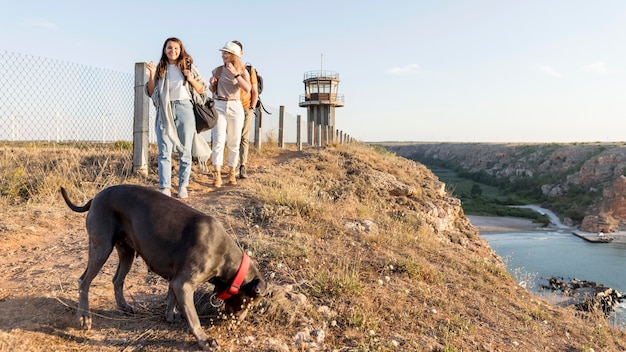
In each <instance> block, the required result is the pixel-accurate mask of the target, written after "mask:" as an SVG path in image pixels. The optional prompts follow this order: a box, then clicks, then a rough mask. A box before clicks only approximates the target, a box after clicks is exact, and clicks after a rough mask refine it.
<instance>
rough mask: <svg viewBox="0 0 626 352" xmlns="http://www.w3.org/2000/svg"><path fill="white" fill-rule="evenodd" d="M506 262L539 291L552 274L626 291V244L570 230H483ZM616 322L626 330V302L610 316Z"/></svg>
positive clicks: (615, 323)
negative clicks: (588, 237)
mask: <svg viewBox="0 0 626 352" xmlns="http://www.w3.org/2000/svg"><path fill="white" fill-rule="evenodd" d="M481 237H483V238H485V239H486V240H487V241H488V242H489V245H490V246H491V248H493V249H494V250H495V251H496V253H498V255H499V256H500V257H502V259H503V260H504V262H505V263H506V267H507V271H508V272H509V273H511V275H512V276H513V278H515V279H516V280H517V281H525V280H529V278H530V280H531V281H532V279H535V280H534V282H528V288H529V289H530V290H531V291H533V292H535V293H538V294H540V292H539V285H541V284H547V280H548V279H549V278H551V277H557V278H563V279H565V280H569V279H573V278H575V279H579V280H587V281H594V282H596V283H598V284H601V285H604V286H606V287H610V288H613V289H615V290H618V291H620V292H622V293H626V275H625V269H626V267H625V264H626V244H624V243H590V242H587V241H585V240H583V239H581V238H579V237H577V236H575V235H573V234H572V232H571V231H569V230H565V229H560V230H557V231H555V232H516V233H489V234H481ZM611 322H612V323H613V325H615V326H617V327H619V328H620V329H621V330H626V302H624V301H622V303H620V305H619V306H618V308H617V309H616V311H615V313H614V314H613V316H612V317H611Z"/></svg>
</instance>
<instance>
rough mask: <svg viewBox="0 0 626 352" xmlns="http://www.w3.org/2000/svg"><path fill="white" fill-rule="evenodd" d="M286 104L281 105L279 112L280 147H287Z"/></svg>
mask: <svg viewBox="0 0 626 352" xmlns="http://www.w3.org/2000/svg"><path fill="white" fill-rule="evenodd" d="M284 130H285V106H284V105H281V106H280V107H279V112H278V148H284V147H285V134H284Z"/></svg>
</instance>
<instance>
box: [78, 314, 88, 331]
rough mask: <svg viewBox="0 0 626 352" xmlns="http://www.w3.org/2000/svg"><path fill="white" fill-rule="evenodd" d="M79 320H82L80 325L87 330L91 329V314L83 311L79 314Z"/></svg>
mask: <svg viewBox="0 0 626 352" xmlns="http://www.w3.org/2000/svg"><path fill="white" fill-rule="evenodd" d="M78 321H79V322H80V326H81V327H82V328H83V329H85V330H90V329H91V314H88V313H83V314H81V315H79V316H78Z"/></svg>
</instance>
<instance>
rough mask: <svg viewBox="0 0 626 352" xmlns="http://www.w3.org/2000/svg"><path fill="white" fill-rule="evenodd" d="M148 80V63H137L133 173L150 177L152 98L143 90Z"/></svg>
mask: <svg viewBox="0 0 626 352" xmlns="http://www.w3.org/2000/svg"><path fill="white" fill-rule="evenodd" d="M146 80H147V74H146V63H145V62H136V63H135V116H134V121H133V172H135V173H139V174H142V175H144V176H147V175H148V132H149V131H150V130H149V126H148V125H149V122H148V121H149V120H150V116H149V115H150V106H149V105H148V103H149V102H150V97H148V96H147V95H146V94H145V93H144V90H143V87H144V84H145V83H146Z"/></svg>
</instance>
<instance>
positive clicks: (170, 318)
mask: <svg viewBox="0 0 626 352" xmlns="http://www.w3.org/2000/svg"><path fill="white" fill-rule="evenodd" d="M180 319H181V316H180V314H179V313H176V312H167V313H165V321H167V322H168V323H175V322H177V321H179V320H180Z"/></svg>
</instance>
